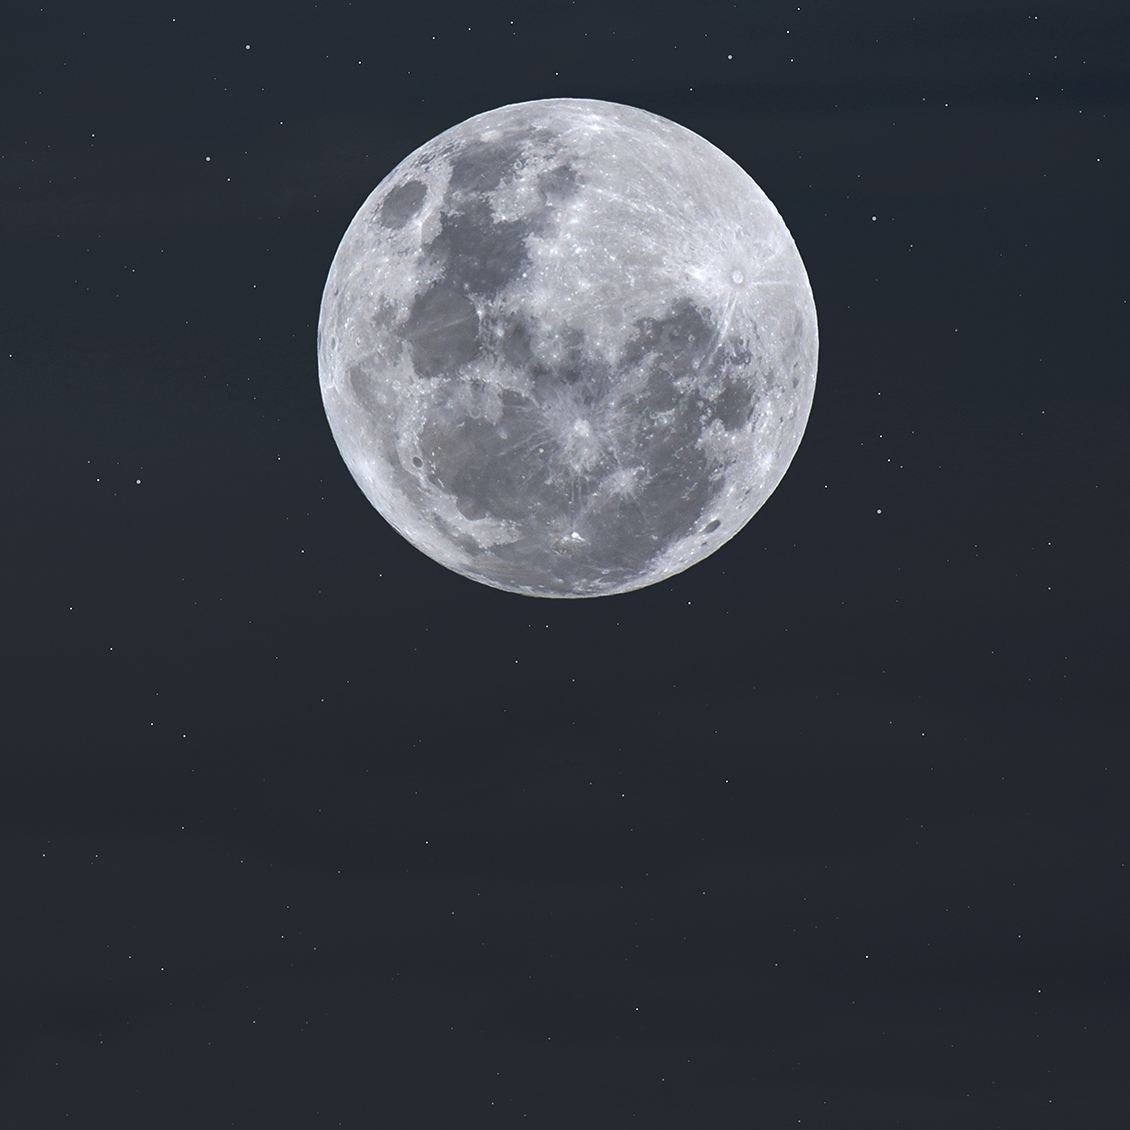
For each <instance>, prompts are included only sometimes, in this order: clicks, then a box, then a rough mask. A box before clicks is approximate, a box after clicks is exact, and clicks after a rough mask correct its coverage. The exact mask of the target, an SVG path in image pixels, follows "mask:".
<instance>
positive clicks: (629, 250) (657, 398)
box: [318, 98, 817, 597]
mask: <svg viewBox="0 0 1130 1130" xmlns="http://www.w3.org/2000/svg"><path fill="white" fill-rule="evenodd" d="M816 355H817V327H816V307H815V305H814V303H813V299H812V290H811V287H810V286H809V282H808V276H807V274H806V273H805V270H804V264H803V263H802V262H801V258H800V255H799V254H798V252H797V249H796V245H795V243H794V242H793V239H792V236H791V235H790V234H789V231H788V229H787V228H786V227H785V224H784V221H783V220H782V219H781V217H780V215H779V214H778V212H777V210H776V208H774V206H773V204H772V203H771V202H770V200H769V198H768V197H767V196H766V195H765V193H764V192H762V191H761V189H760V188H758V186H757V185H756V184H755V183H754V182H753V180H752V179H751V178H750V177H749V175H748V174H747V173H746V172H745V171H744V170H743V169H742V168H741V167H740V166H738V165H737V164H736V163H735V162H734V161H732V160H731V159H730V158H729V157H727V156H726V155H725V154H724V153H722V152H721V151H720V150H719V149H717V148H715V147H714V146H713V145H711V144H710V142H708V141H706V140H705V139H703V138H701V137H699V136H698V135H697V134H695V133H692V132H691V131H690V130H688V129H685V128H684V127H682V126H680V125H676V124H675V123H674V122H671V121H668V120H667V119H665V118H661V117H658V116H656V115H655V114H651V113H647V112H645V111H643V110H637V109H633V108H632V107H629V106H621V105H617V104H614V103H610V102H596V101H591V100H586V99H573V98H556V99H549V100H545V101H538V102H524V103H519V104H517V105H512V106H503V107H501V108H500V109H497V110H491V111H490V112H488V113H485V114H479V115H478V116H476V117H473V118H470V119H468V120H467V121H465V122H463V123H462V124H460V125H457V126H455V127H453V128H452V129H449V130H447V131H446V132H445V133H441V134H440V135H439V136H438V137H436V138H434V139H433V140H432V141H429V142H428V143H427V144H426V145H424V146H422V147H421V148H419V149H417V150H416V151H415V152H414V153H412V154H411V155H410V156H408V157H406V158H405V159H404V160H403V161H402V162H401V163H400V164H399V165H397V167H396V168H395V169H393V170H392V172H390V173H389V174H388V176H386V177H385V179H384V180H383V181H381V183H380V184H379V185H378V186H377V187H376V189H375V190H374V191H373V193H372V194H371V195H370V196H369V198H368V199H367V200H366V201H365V203H364V204H363V205H362V206H361V210H360V211H359V212H358V213H357V215H356V216H355V217H354V219H353V222H352V223H351V224H350V225H349V228H348V229H347V231H346V233H345V236H344V237H343V239H342V241H341V245H340V246H339V247H338V250H337V254H336V256H335V257H334V260H333V264H332V266H331V268H330V273H329V278H328V279H327V280H326V286H325V292H324V294H323V297H322V308H321V317H320V320H319V325H318V370H319V377H320V382H321V390H322V399H323V403H324V405H325V410H326V416H327V418H328V419H329V424H330V428H331V430H332V432H333V435H334V439H335V440H336V442H337V445H338V448H339V450H340V451H341V455H342V457H343V458H344V460H345V463H346V465H347V466H348V467H349V470H350V472H351V473H352V475H353V477H354V479H355V480H356V481H357V483H358V485H359V486H360V487H361V489H362V490H363V491H364V492H365V495H366V496H367V497H368V499H369V501H370V502H372V504H373V505H374V506H375V507H376V508H377V510H378V511H379V512H380V513H381V514H382V515H383V516H384V518H385V519H386V520H387V521H388V522H389V523H390V524H391V525H392V526H393V528H394V529H396V530H397V531H398V532H399V533H400V534H402V535H403V536H404V537H405V538H406V539H407V540H408V541H409V542H410V543H411V544H412V545H414V546H415V547H416V548H417V549H419V550H421V551H422V552H423V553H426V554H427V555H428V556H429V557H431V558H433V559H434V560H435V561H438V562H439V563H440V564H441V565H444V566H446V567H447V568H449V569H452V570H454V571H455V572H456V573H460V574H462V575H463V576H465V577H469V578H471V579H472V580H475V581H479V582H481V583H482V584H485V585H490V586H493V587H494V588H499V589H504V590H506V591H508V592H514V593H522V594H525V595H527V596H542V597H589V596H605V595H610V594H613V593H623V592H629V591H631V590H633V589H638V588H642V587H643V586H645V585H651V584H655V583H656V582H657V581H662V580H664V579H665V578H667V577H670V576H672V575H673V574H675V573H679V572H681V571H682V570H684V569H686V568H688V567H689V566H691V565H693V564H695V563H696V562H697V561H700V560H702V559H703V558H704V557H706V556H708V555H709V554H711V553H713V552H714V551H715V550H717V549H718V548H719V547H721V546H722V545H724V544H725V543H726V542H727V541H729V540H730V538H732V537H733V536H734V535H735V534H736V533H737V532H738V531H739V530H740V529H741V528H742V527H743V526H744V525H745V524H746V523H747V522H748V521H749V520H750V518H751V517H752V516H753V515H754V514H755V513H756V512H757V511H758V509H760V507H761V506H762V504H763V503H764V502H765V500H766V499H767V498H768V497H769V495H770V494H771V493H772V492H773V490H774V489H775V488H776V486H777V484H778V483H779V482H780V481H781V478H782V477H783V476H784V474H785V471H786V470H787V469H788V467H789V464H790V462H791V461H792V458H793V456H794V455H795V454H796V451H797V448H798V447H799V445H800V441H801V437H802V435H803V433H804V428H805V424H806V422H807V420H808V414H809V410H810V408H811V406H812V397H813V392H814V390H815V384H816Z"/></svg>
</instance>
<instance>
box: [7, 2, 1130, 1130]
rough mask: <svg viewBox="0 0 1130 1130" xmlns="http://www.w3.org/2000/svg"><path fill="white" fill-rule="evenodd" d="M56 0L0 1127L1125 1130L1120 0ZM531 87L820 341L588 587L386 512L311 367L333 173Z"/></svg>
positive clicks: (28, 305)
mask: <svg viewBox="0 0 1130 1130" xmlns="http://www.w3.org/2000/svg"><path fill="white" fill-rule="evenodd" d="M110 7H111V8H112V9H113V10H112V11H110V12H104V11H99V10H98V8H97V6H94V7H91V6H88V5H77V4H51V3H49V2H44V3H42V4H16V5H13V6H11V8H10V11H9V13H8V17H7V20H6V24H7V29H8V30H7V31H6V34H5V36H4V44H3V47H0V98H2V100H3V104H4V105H5V106H6V107H7V110H8V112H7V113H6V114H5V115H4V117H3V124H2V125H0V263H2V266H0V286H2V288H3V290H2V299H3V310H4V317H3V318H2V319H0V366H3V368H2V369H0V373H2V374H3V387H4V390H5V392H4V407H3V410H2V411H0V458H3V460H4V481H5V483H6V484H7V491H6V497H5V519H6V521H5V536H4V539H3V540H4V545H5V550H6V552H5V554H4V558H3V568H4V579H5V585H4V589H5V592H6V593H7V594H8V599H7V600H6V601H5V602H4V619H3V624H2V626H0V640H2V641H3V647H4V654H5V658H6V663H5V667H6V670H7V672H8V674H7V679H6V683H5V692H6V693H5V699H6V706H5V710H4V718H5V725H4V738H3V741H2V742H0V749H2V751H3V752H2V753H0V845H2V849H3V850H2V852H0V897H2V899H3V902H2V903H0V905H2V906H3V909H4V921H5V928H4V930H3V931H2V932H0V969H2V970H3V974H2V979H0V1017H2V1018H3V1019H2V1020H0V1032H3V1037H4V1052H5V1054H4V1056H3V1060H2V1065H0V1123H3V1124H5V1125H12V1126H21V1127H22V1126H28V1127H36V1128H39V1127H44V1128H54V1127H64V1126H70V1127H80V1128H84V1130H85V1128H101V1127H107V1128H109V1127H113V1128H114V1130H130V1128H133V1127H138V1128H143V1127H144V1128H152V1127H161V1128H170V1130H182V1128H183V1130H205V1128H207V1130H212V1128H218V1127H236V1128H244V1127H248V1128H252V1127H253V1128H259V1127H262V1128H264V1130H281V1128H286V1127H295V1128H302V1130H307V1128H316V1127H323V1126H324V1127H336V1126H344V1127H362V1126H373V1125H377V1126H390V1127H397V1128H398V1130H399V1128H409V1127H411V1128H415V1127H420V1128H421V1130H424V1128H429V1130H430V1128H432V1127H436V1126H468V1127H479V1126H482V1127H511V1126H515V1127H516V1126H523V1127H526V1126H530V1127H538V1128H539V1130H540V1128H557V1127H562V1128H565V1127H568V1128H574V1127H578V1126H595V1127H602V1128H603V1127H622V1126H630V1125H639V1126H649V1127H671V1128H676V1127H678V1128H683V1127H688V1126H711V1127H719V1128H722V1127H725V1128H728V1127H750V1126H755V1127H772V1128H775V1127H786V1126H797V1125H801V1126H803V1127H828V1128H833V1127H835V1128H842V1127H856V1126H859V1127H867V1128H869V1130H872V1128H885V1127H896V1126H914V1127H935V1126H936V1127H946V1128H948V1127H953V1126H962V1127H976V1128H980V1127H985V1128H989V1127H1004V1128H1012V1127H1017V1128H1020V1127H1023V1128H1025V1130H1028V1128H1030V1127H1060V1126H1062V1127H1079V1126H1086V1127H1095V1128H1102V1127H1121V1126H1124V1125H1125V1124H1126V1118H1127V1115H1128V1114H1130V1093H1128V1089H1127V1086H1126V1082H1125V1079H1124V1075H1125V1071H1124V1063H1125V1057H1126V1052H1127V1050H1128V1049H1127V1039H1126V1026H1125V1012H1126V1007H1127V1003H1128V1001H1127V988H1128V986H1127V980H1126V957H1127V931H1128V927H1130V918H1128V915H1127V905H1128V904H1127V865H1128V863H1130V853H1128V850H1127V847H1128V845H1127V842H1126V833H1125V811H1126V802H1127V783H1128V781H1127V767H1126V757H1125V745H1126V742H1125V732H1126V722H1127V716H1126V706H1125V697H1126V695H1125V686H1126V682H1127V669H1126V667H1127V664H1126V659H1125V639H1126V634H1127V598H1126V586H1125V582H1124V577H1123V574H1124V572H1125V561H1126V559H1127V552H1126V551H1127V512H1128V511H1127V505H1126V481H1127V475H1126V470H1127V468H1126V442H1125V435H1126V426H1127V410H1128V407H1130V404H1128V399H1127V393H1126V387H1125V380H1124V373H1125V347H1124V341H1123V337H1124V327H1125V325H1126V322H1127V301H1128V299H1130V293H1128V290H1127V283H1126V273H1125V270H1124V267H1123V264H1124V261H1125V259H1126V255H1127V251H1128V246H1127V244H1128V240H1127V235H1128V229H1127V224H1126V218H1125V200H1126V195H1127V172H1128V168H1127V164H1128V163H1127V158H1126V143H1125V139H1126V136H1127V125H1128V121H1127V116H1128V92H1130V87H1128V85H1127V73H1126V58H1127V46H1128V44H1127V33H1128V31H1130V21H1128V19H1127V16H1126V14H1125V12H1124V9H1123V6H1122V5H1120V4H1115V3H1098V2H1086V0H1084V2H1081V3H1070V4H1068V3H1057V4H1050V3H1042V4H1040V3H1037V4H1035V5H1027V4H1020V3H1001V2H996V3H994V2H990V3H978V4H974V3H964V2H955V0H948V2H945V3H943V2H940V0H939V2H937V3H893V2H892V3H872V2H868V3H859V4H837V5H832V4H828V3H801V4H800V5H799V7H798V5H797V4H796V3H792V4H779V3H773V2H770V3H760V4H737V5H735V4H719V3H700V4H697V5H694V6H692V7H688V6H685V5H679V6H675V5H666V4H662V3H661V4H655V5H650V6H648V7H646V8H642V7H640V6H637V5H628V4H624V3H615V2H612V3H604V4H600V5H596V4H561V5H544V6H532V7H531V6H530V5H526V6H513V5H512V6H506V5H500V4H496V3H486V4H480V5H476V6H474V9H473V11H472V12H471V13H470V14H468V10H467V7H466V6H465V5H458V6H455V5H446V4H437V5H418V6H415V7H408V8H406V9H405V10H403V11H400V12H395V13H393V12H389V11H387V10H386V9H385V6H383V5H376V4H356V3H355V4H352V5H349V4H318V5H313V4H291V5H286V6H283V7H278V6H267V5H256V4H240V3H229V4H222V5H221V4H211V3H200V2H196V3H194V4H192V5H178V4H166V3H157V4H145V5H141V4H127V3H122V4H115V5H111V6H110ZM511 21H513V22H511ZM554 96H579V97H593V98H603V99H609V100H613V101H620V102H625V103H628V104H631V105H636V106H640V107H642V108H644V109H647V110H651V111H653V112H655V113H659V114H662V115H664V116H666V117H669V118H672V119H673V120H675V121H678V122H680V123H681V124H683V125H685V126H688V127H689V128H691V129H693V130H695V131H696V132H698V133H700V134H702V135H703V136H704V137H706V138H707V139H709V140H710V141H712V142H713V143H714V144H715V145H717V146H718V147H719V148H721V149H723V150H724V151H725V152H727V153H728V154H730V156H732V157H733V158H734V159H735V160H737V161H738V162H739V163H740V164H741V165H742V166H743V167H744V168H745V169H746V170H747V171H748V172H749V173H750V175H751V176H752V177H753V178H754V179H755V180H756V181H757V182H758V183H759V184H760V185H761V187H762V188H764V189H765V191H766V192H767V193H768V194H769V196H770V198H771V199H772V200H773V201H774V203H775V204H776V205H777V207H778V209H779V210H780V212H781V214H782V215H783V217H784V219H785V222H786V223H787V224H788V226H789V228H790V230H791V232H792V234H793V236H794V238H795V240H796V242H797V245H798V247H799V249H800V252H801V255H802V256H803V258H804V261H805V264H806V267H807V269H808V272H809V276H810V278H811V281H812V286H813V291H814V294H815V298H816V304H817V309H818V312H819V316H820V339H821V342H820V344H821V355H820V372H819V377H818V381H817V391H816V401H815V404H814V408H813V412H812V416H811V419H810V423H809V428H808V432H807V435H806V438H805V440H804V442H803V444H802V446H801V449H800V452H799V454H798V456H797V458H796V460H795V462H794V464H793V466H792V468H791V470H790V471H789V473H788V475H787V476H786V478H785V480H784V481H783V483H782V484H781V486H780V487H779V488H778V490H777V492H776V493H775V494H774V496H773V497H772V498H771V499H770V501H769V502H768V503H767V505H766V506H765V507H764V509H763V510H762V511H761V512H760V513H759V514H758V515H756V516H755V518H754V519H753V521H752V522H751V523H750V524H749V526H748V527H747V528H746V529H745V530H744V531H743V532H742V533H741V534H740V535H739V536H738V537H737V538H735V539H734V540H733V541H732V542H731V543H729V544H728V545H727V546H726V547H724V548H723V549H722V550H721V551H719V552H718V553H717V554H715V555H714V556H713V557H711V558H709V559H707V560H706V561H704V562H702V563H701V564H699V565H697V566H695V567H694V568H693V569H691V570H690V571H688V572H687V573H685V574H683V575H680V576H679V577H676V578H674V579H672V580H670V581H668V582H665V583H663V584H661V585H658V586H655V587H652V588H649V589H645V590H642V591H639V592H637V593H633V594H629V595H626V596H619V597H612V598H605V599H601V600H591V601H566V602H559V601H544V600H533V599H528V598H522V597H518V596H513V595H509V594H505V593H502V592H497V591H494V590H490V589H487V588H484V587H482V586H479V585H476V584H474V583H472V582H470V581H467V580H465V579H463V578H460V577H458V576H456V575H454V574H452V573H449V572H447V571H445V570H444V569H442V568H441V567H439V566H438V565H436V564H434V563H433V562H431V561H430V560H429V559H427V558H425V557H423V556H422V555H421V554H419V553H418V552H417V551H416V550H414V549H413V548H411V547H410V546H409V545H408V544H407V543H405V542H404V541H402V540H401V539H400V538H399V537H398V536H397V535H396V534H395V533H394V532H393V531H392V530H391V528H389V527H388V526H387V525H386V524H385V523H384V521H383V520H382V519H381V518H380V517H379V516H378V515H377V514H376V512H375V511H373V510H372V508H371V507H370V506H369V504H368V503H367V502H366V501H365V499H364V497H363V496H362V495H361V493H360V491H359V490H358V489H357V487H356V486H355V484H354V483H353V482H352V480H351V479H350V477H349V474H348V472H347V471H346V469H345V466H344V464H343V463H342V461H341V459H340V457H339V455H338V453H337V449H336V447H335V446H334V443H333V439H332V437H331V435H330V432H329V428H328V426H327V424H326V422H325V417H324V414H323V412H322V407H321V401H320V397H319V393H318V383H317V367H316V358H315V352H314V335H315V327H316V322H317V317H318V305H319V302H320V298H321V291H322V286H323V284H324V281H325V277H326V272H327V270H328V268H329V264H330V261H331V259H332V257H333V254H334V251H335V250H336V247H337V243H338V240H339V239H340V238H341V235H342V233H343V232H344V231H345V228H346V226H347V225H348V223H349V221H350V219H351V218H352V216H353V214H354V212H355V211H356V210H357V208H358V207H359V206H360V204H361V203H362V201H363V200H364V199H365V197H366V196H367V195H368V193H369V192H370V191H371V190H372V188H373V187H374V186H375V185H376V184H377V183H378V181H379V180H380V179H381V178H382V177H383V176H384V175H385V173H387V172H388V171H389V170H390V169H391V168H392V167H393V166H394V165H395V164H396V163H397V162H399V161H400V160H401V159H402V158H403V157H404V156H406V155H407V154H408V153H409V152H411V151H412V150H413V149H415V148H416V147H417V146H419V145H420V144H422V143H424V142H425V141H427V140H428V139H430V138H431V137H432V136H434V135H435V134H437V133H439V132H440V131H442V130H443V129H446V128H447V127H449V126H451V125H454V124H455V123H457V122H458V121H461V120H463V119H465V118H467V117H469V116H471V115H472V114H475V113H479V112H481V111H484V110H487V109H490V108H492V107H494V106H498V105H502V104H505V103H508V102H515V101H522V100H526V99H533V98H543V97H554Z"/></svg>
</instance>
